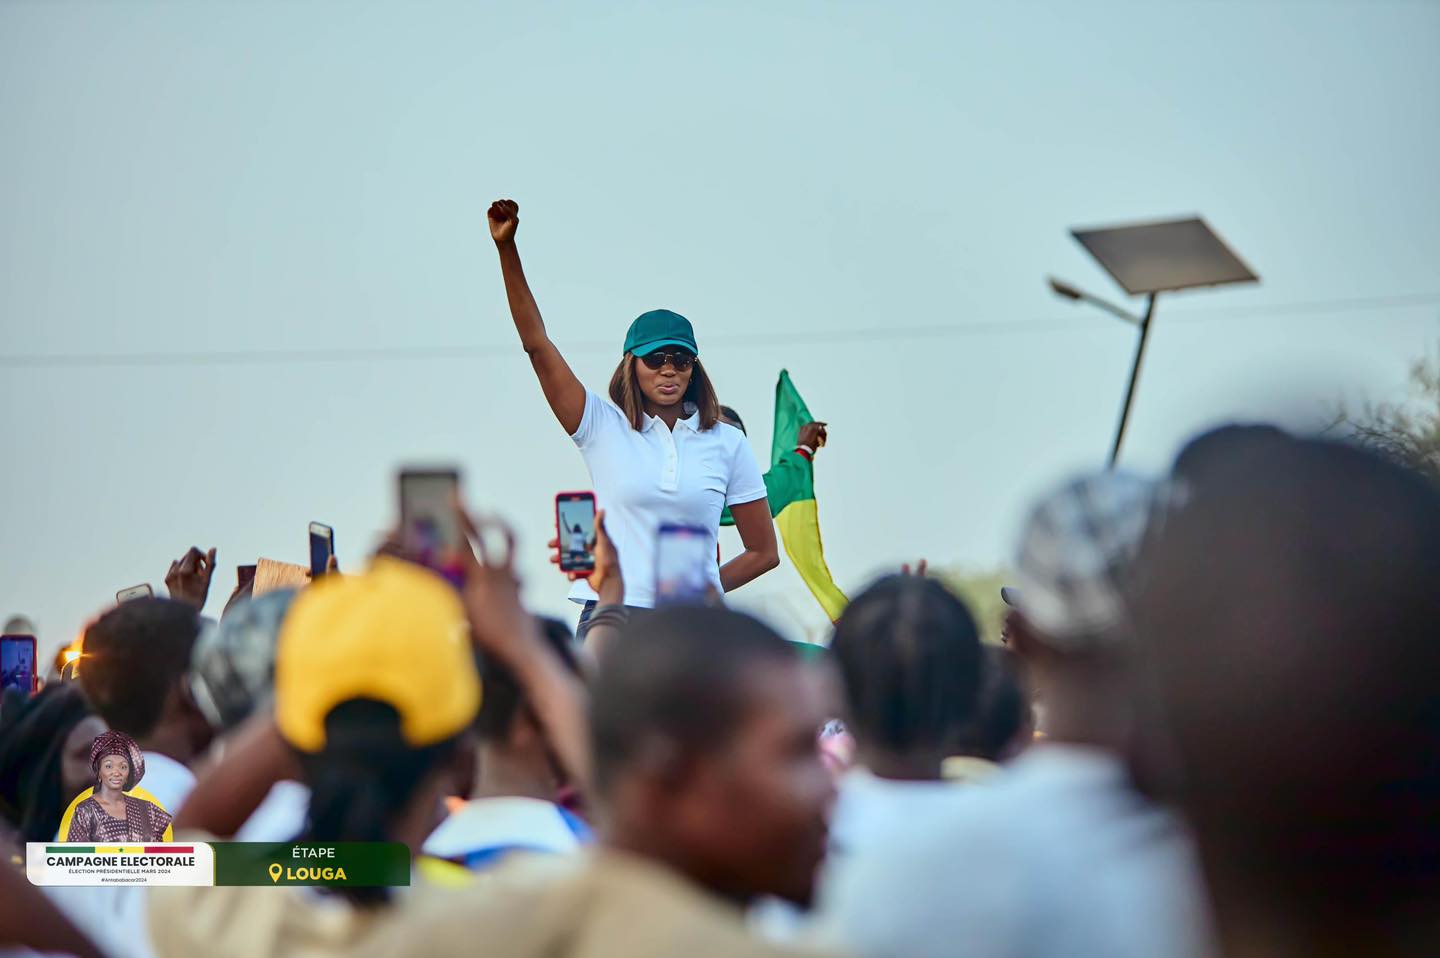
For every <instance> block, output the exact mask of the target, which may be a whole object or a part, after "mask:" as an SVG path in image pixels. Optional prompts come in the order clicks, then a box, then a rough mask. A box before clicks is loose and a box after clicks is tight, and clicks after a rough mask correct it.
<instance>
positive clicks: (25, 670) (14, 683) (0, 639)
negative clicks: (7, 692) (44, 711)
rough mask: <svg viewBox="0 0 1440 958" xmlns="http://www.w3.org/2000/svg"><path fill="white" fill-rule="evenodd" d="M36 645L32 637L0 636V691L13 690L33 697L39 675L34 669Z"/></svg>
mask: <svg viewBox="0 0 1440 958" xmlns="http://www.w3.org/2000/svg"><path fill="white" fill-rule="evenodd" d="M36 654H37V653H36V643H35V636H33V635H3V636H0V689H15V690H16V691H17V692H19V693H20V694H22V695H33V694H35V689H36V687H37V686H38V685H39V680H40V674H39V672H38V671H37V670H36V668H35V658H36Z"/></svg>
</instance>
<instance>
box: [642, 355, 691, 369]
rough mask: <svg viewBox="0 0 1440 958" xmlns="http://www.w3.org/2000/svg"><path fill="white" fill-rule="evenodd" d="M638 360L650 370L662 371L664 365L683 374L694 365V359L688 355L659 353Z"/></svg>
mask: <svg viewBox="0 0 1440 958" xmlns="http://www.w3.org/2000/svg"><path fill="white" fill-rule="evenodd" d="M640 359H641V360H642V361H643V362H644V363H645V365H647V366H649V367H650V368H651V369H663V368H664V366H665V364H666V363H669V364H670V365H672V366H674V367H675V371H676V372H677V373H683V372H684V371H685V370H687V369H689V368H690V367H691V366H693V365H695V357H694V356H693V355H692V354H690V353H662V352H659V351H656V352H653V353H646V354H645V355H644V356H641V357H640Z"/></svg>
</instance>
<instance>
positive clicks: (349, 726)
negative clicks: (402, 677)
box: [299, 699, 459, 905]
mask: <svg viewBox="0 0 1440 958" xmlns="http://www.w3.org/2000/svg"><path fill="white" fill-rule="evenodd" d="M458 741H459V739H458V737H457V738H450V739H447V740H446V741H443V742H439V743H437V744H435V745H428V746H424V747H421V748H415V747H413V746H411V745H409V744H407V743H406V742H405V740H404V738H402V737H401V735H400V715H399V713H398V712H396V711H395V709H394V707H392V706H390V705H388V704H386V703H384V702H377V701H375V700H374V699H351V700H350V701H348V702H341V703H340V704H339V705H337V706H335V708H333V709H331V711H330V714H329V715H327V716H325V747H324V748H323V749H322V750H321V751H320V752H318V753H315V754H310V753H306V752H301V753H300V764H301V767H302V768H303V769H304V772H305V781H306V784H308V785H309V786H310V811H309V815H308V816H307V822H306V829H305V834H304V836H303V837H302V838H301V839H299V840H300V841H307V842H388V841H392V840H393V839H392V838H391V830H392V829H393V827H394V825H395V823H396V821H397V819H399V817H400V815H401V814H402V813H403V812H404V811H405V808H406V806H407V805H409V803H410V800H411V799H412V798H413V797H414V795H415V789H416V787H417V786H419V785H420V783H421V782H423V781H424V780H425V779H426V778H427V777H428V776H429V774H430V773H431V772H433V771H434V770H435V769H436V768H437V767H439V766H440V764H441V763H442V762H444V761H446V760H447V759H448V758H449V757H450V756H451V754H453V752H454V750H455V746H456V743H457V742H458ZM332 891H333V892H334V893H335V894H338V895H342V896H344V897H345V898H347V899H348V900H349V901H350V902H351V903H353V904H356V905H377V904H381V903H383V902H385V901H388V900H389V891H388V889H386V888H383V887H381V888H359V887H343V886H342V887H338V888H335V889H332Z"/></svg>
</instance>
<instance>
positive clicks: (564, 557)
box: [555, 492, 595, 572]
mask: <svg viewBox="0 0 1440 958" xmlns="http://www.w3.org/2000/svg"><path fill="white" fill-rule="evenodd" d="M555 534H556V536H557V537H558V538H559V540H560V571H561V572H590V571H592V570H593V569H594V568H595V493H593V492H562V493H559V494H557V495H556V496H555Z"/></svg>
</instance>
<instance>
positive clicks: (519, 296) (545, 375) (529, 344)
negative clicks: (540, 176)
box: [487, 200, 585, 435]
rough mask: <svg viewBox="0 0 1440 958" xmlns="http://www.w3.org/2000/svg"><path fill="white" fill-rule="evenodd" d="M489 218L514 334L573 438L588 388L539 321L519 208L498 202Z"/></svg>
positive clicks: (583, 410) (582, 414)
mask: <svg viewBox="0 0 1440 958" xmlns="http://www.w3.org/2000/svg"><path fill="white" fill-rule="evenodd" d="M487 218H488V219H489V220H490V236H491V238H492V239H494V240H495V248H496V249H497V250H499V251H500V273H501V275H503V276H504V277H505V297H506V299H508V300H509V301H510V316H511V318H513V319H514V320H515V331H516V332H518V333H519V334H520V345H522V346H524V347H525V353H526V355H528V356H529V357H530V365H532V366H534V367H535V375H536V376H537V377H539V379H540V388H541V389H542V390H544V392H545V400H546V401H547V402H548V403H550V411H551V412H553V413H554V414H555V418H556V419H558V420H560V425H562V426H564V427H565V431H566V432H567V433H569V434H570V435H574V434H575V433H576V432H578V431H579V429H580V419H581V417H582V416H584V415H585V387H584V386H583V385H581V383H580V380H579V379H578V378H577V377H576V376H575V373H574V371H573V370H571V368H570V364H569V363H567V362H565V357H564V356H562V355H560V350H559V349H557V348H556V347H555V344H554V343H553V342H551V341H550V337H549V335H548V334H547V333H546V332H545V321H544V320H543V319H541V318H540V307H539V306H537V305H536V304H535V294H533V293H531V292H530V284H529V283H528V282H526V281H525V269H524V267H522V266H521V265H520V251H519V250H518V249H516V247H515V230H516V228H517V227H518V226H519V225H520V205H519V204H518V203H516V202H515V201H514V200H496V201H495V202H494V203H491V204H490V211H489V213H488V216H487Z"/></svg>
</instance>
